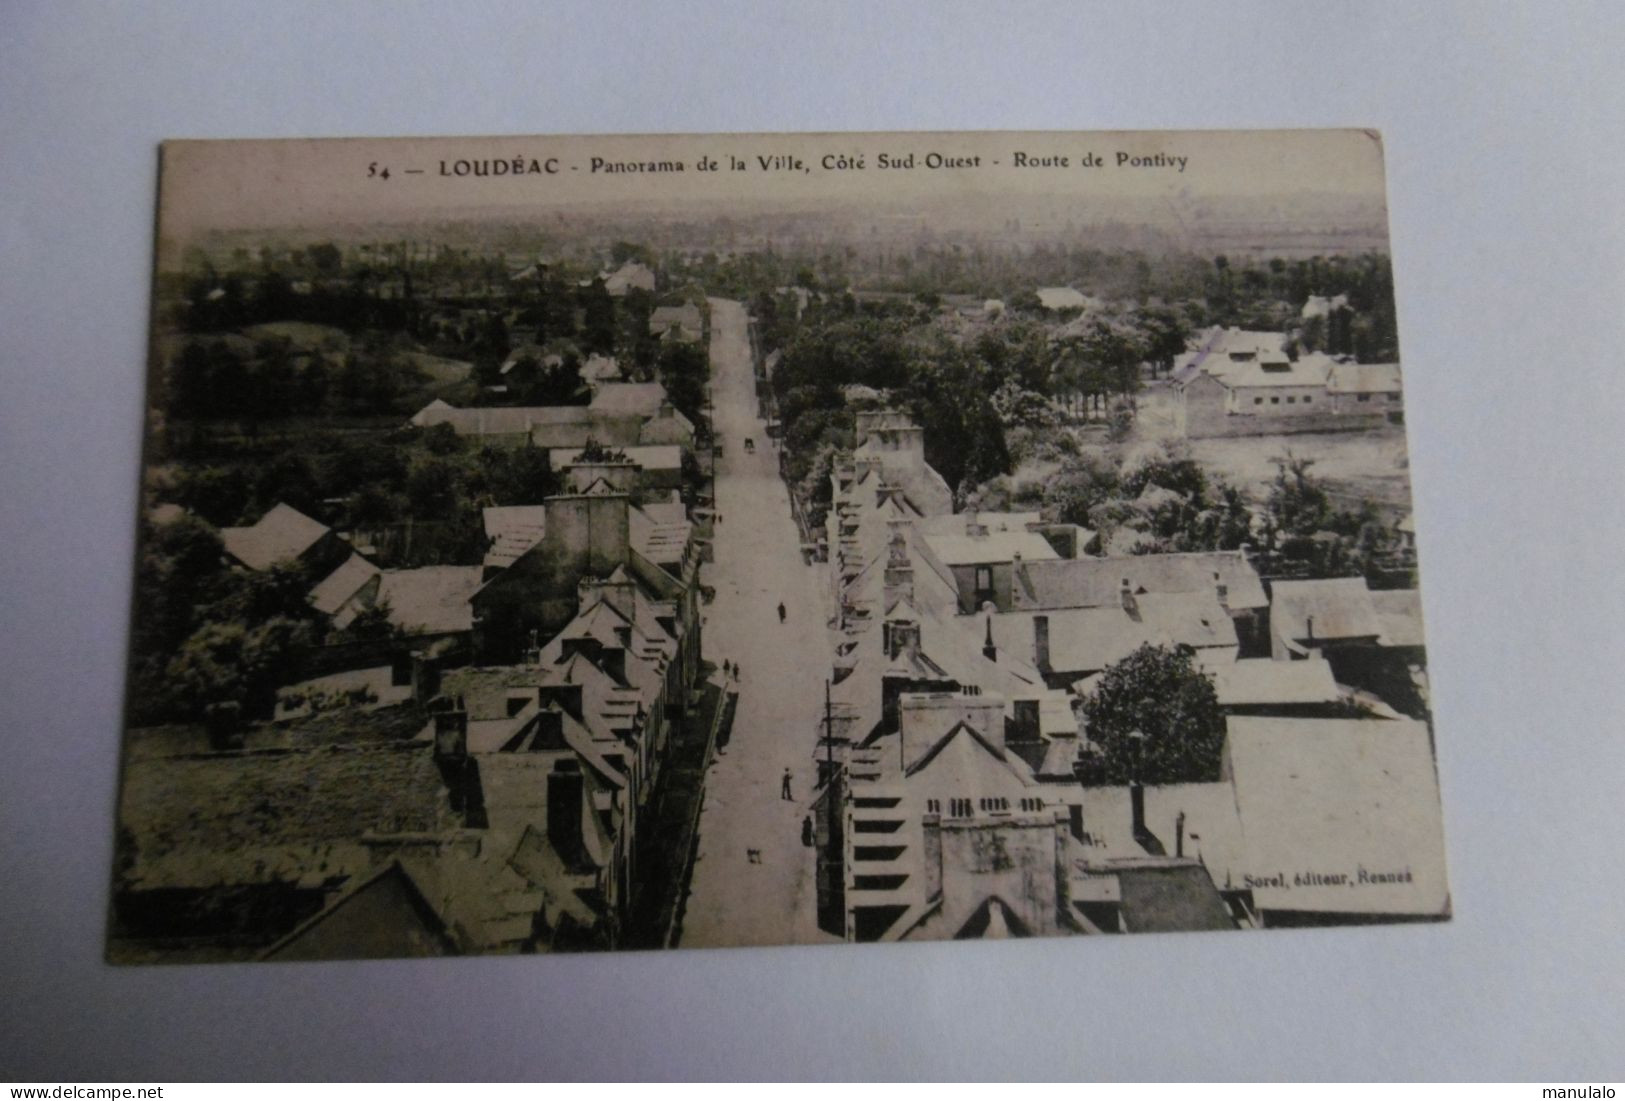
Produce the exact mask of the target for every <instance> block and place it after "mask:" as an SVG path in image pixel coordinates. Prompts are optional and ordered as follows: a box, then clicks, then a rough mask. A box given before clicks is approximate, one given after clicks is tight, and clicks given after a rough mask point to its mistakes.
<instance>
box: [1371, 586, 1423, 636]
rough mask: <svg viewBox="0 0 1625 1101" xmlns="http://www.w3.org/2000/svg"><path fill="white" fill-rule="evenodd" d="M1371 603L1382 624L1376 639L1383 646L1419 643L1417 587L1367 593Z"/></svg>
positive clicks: (1420, 594)
mask: <svg viewBox="0 0 1625 1101" xmlns="http://www.w3.org/2000/svg"><path fill="white" fill-rule="evenodd" d="M1371 606H1372V608H1373V609H1375V610H1376V613H1377V621H1378V622H1379V623H1381V624H1382V635H1381V636H1380V637H1379V638H1378V640H1377V641H1378V642H1380V643H1381V644H1382V645H1384V646H1421V645H1423V643H1424V639H1423V637H1422V593H1421V591H1420V590H1419V589H1378V590H1376V591H1375V592H1373V593H1372V594H1371Z"/></svg>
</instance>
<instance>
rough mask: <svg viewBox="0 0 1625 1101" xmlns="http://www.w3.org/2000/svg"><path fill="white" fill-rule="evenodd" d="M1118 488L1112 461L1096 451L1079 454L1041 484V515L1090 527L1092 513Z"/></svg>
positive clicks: (1052, 519) (1114, 465)
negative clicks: (1042, 507)
mask: <svg viewBox="0 0 1625 1101" xmlns="http://www.w3.org/2000/svg"><path fill="white" fill-rule="evenodd" d="M1117 489H1118V476H1117V465H1116V464H1115V463H1113V462H1112V461H1111V460H1109V459H1107V458H1105V457H1103V456H1100V455H1096V454H1089V455H1079V456H1077V457H1076V458H1073V459H1071V460H1069V461H1068V462H1067V463H1066V465H1065V466H1063V467H1061V469H1060V470H1058V471H1056V472H1055V475H1054V477H1052V478H1051V479H1050V480H1049V484H1048V485H1046V486H1045V487H1044V517H1045V519H1047V520H1050V521H1051V522H1053V523H1058V524H1077V525H1078V526H1080V527H1093V526H1095V525H1094V524H1093V523H1091V513H1092V512H1093V511H1094V510H1095V509H1096V508H1097V507H1098V506H1099V505H1101V504H1102V503H1103V502H1105V501H1106V500H1107V499H1108V498H1110V497H1112V496H1114V495H1115V494H1116V493H1117Z"/></svg>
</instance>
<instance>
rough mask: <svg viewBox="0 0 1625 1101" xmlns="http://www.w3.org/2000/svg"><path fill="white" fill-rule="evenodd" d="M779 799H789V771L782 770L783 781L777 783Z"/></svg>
mask: <svg viewBox="0 0 1625 1101" xmlns="http://www.w3.org/2000/svg"><path fill="white" fill-rule="evenodd" d="M779 798H780V799H790V798H791V795H790V770H789V769H785V770H784V779H782V780H780V781H779Z"/></svg>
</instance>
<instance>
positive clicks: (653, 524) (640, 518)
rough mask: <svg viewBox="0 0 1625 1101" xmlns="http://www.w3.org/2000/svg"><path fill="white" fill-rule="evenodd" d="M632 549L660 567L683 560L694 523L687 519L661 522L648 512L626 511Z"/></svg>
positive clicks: (635, 509) (640, 510)
mask: <svg viewBox="0 0 1625 1101" xmlns="http://www.w3.org/2000/svg"><path fill="white" fill-rule="evenodd" d="M627 521H628V525H629V535H630V537H631V541H632V549H633V550H635V551H637V552H638V553H639V554H641V555H643V557H645V558H647V559H648V560H649V561H651V562H653V563H655V565H657V566H669V565H672V564H674V563H678V562H681V561H682V560H683V555H684V554H685V553H686V552H687V550H688V542H689V537H690V536H691V534H692V533H693V530H694V526H693V525H692V524H690V523H689V522H688V521H687V520H686V519H685V520H679V521H675V522H673V521H660V520H656V519H654V517H652V516H651V515H650V514H649V513H648V512H646V511H645V510H643V509H640V508H634V509H632V510H631V511H630V512H629V513H628V514H627Z"/></svg>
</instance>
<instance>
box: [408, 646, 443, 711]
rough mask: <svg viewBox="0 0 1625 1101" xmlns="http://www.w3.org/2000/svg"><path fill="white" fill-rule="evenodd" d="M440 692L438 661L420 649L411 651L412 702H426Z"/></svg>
mask: <svg viewBox="0 0 1625 1101" xmlns="http://www.w3.org/2000/svg"><path fill="white" fill-rule="evenodd" d="M439 694H440V663H439V662H437V661H436V660H435V659H434V658H432V657H430V656H429V655H428V654H427V653H425V652H423V651H422V650H414V651H412V702H413V703H417V704H426V703H428V702H429V701H430V700H432V699H434V698H435V696H437V695H439Z"/></svg>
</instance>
